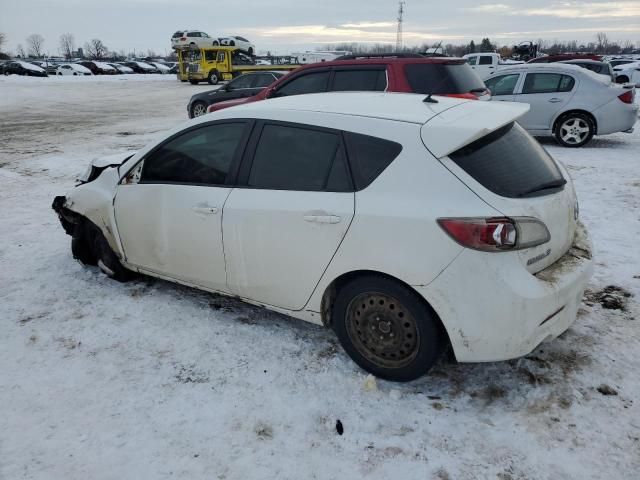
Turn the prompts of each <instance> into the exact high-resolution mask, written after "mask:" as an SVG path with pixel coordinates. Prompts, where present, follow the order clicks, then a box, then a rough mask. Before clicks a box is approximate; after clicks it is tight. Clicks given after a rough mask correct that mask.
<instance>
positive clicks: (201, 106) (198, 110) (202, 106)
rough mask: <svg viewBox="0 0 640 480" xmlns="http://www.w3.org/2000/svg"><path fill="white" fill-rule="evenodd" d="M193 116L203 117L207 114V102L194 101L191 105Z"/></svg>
mask: <svg viewBox="0 0 640 480" xmlns="http://www.w3.org/2000/svg"><path fill="white" fill-rule="evenodd" d="M189 113H191V118H196V117H201V116H202V115H206V114H207V104H206V103H204V102H193V105H191V111H190V112H189Z"/></svg>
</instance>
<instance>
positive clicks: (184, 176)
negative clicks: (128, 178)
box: [141, 123, 245, 185]
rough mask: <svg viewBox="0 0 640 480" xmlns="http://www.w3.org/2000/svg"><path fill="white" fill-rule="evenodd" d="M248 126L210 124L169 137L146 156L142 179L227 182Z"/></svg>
mask: <svg viewBox="0 0 640 480" xmlns="http://www.w3.org/2000/svg"><path fill="white" fill-rule="evenodd" d="M244 128H245V124H244V123H223V124H217V125H208V126H205V127H202V128H198V129H196V130H192V131H189V132H187V133H185V134H183V135H180V136H179V137H177V138H174V139H173V140H170V141H168V142H167V143H165V144H164V145H162V146H161V147H160V148H158V149H157V150H155V151H154V152H152V153H151V154H150V155H149V156H148V157H147V158H145V160H144V167H143V169H142V176H141V183H145V182H148V183H196V184H207V185H223V184H224V183H225V181H226V179H227V174H228V173H229V169H230V167H231V163H232V161H233V158H234V155H235V152H236V149H237V148H238V144H239V142H240V138H241V137H242V134H243V132H244Z"/></svg>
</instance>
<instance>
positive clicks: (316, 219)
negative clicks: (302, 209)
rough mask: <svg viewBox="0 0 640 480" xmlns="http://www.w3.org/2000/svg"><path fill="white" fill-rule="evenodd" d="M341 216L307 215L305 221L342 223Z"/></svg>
mask: <svg viewBox="0 0 640 480" xmlns="http://www.w3.org/2000/svg"><path fill="white" fill-rule="evenodd" d="M340 220H341V218H340V217H338V216H337V215H305V216H304V221H305V222H311V223H340Z"/></svg>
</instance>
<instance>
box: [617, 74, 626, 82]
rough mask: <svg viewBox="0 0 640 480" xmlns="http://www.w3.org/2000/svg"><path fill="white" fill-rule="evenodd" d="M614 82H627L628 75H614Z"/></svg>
mask: <svg viewBox="0 0 640 480" xmlns="http://www.w3.org/2000/svg"><path fill="white" fill-rule="evenodd" d="M616 83H629V77H627V76H626V75H620V76H619V77H616Z"/></svg>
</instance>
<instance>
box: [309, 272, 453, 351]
mask: <svg viewBox="0 0 640 480" xmlns="http://www.w3.org/2000/svg"><path fill="white" fill-rule="evenodd" d="M371 276H377V277H382V278H386V279H389V280H392V281H394V282H397V283H398V284H400V285H402V286H403V287H405V288H407V289H409V290H411V291H412V292H414V293H415V294H416V295H417V297H418V298H419V299H420V300H421V301H422V302H423V303H424V304H425V306H426V307H427V308H429V310H431V311H432V312H433V314H434V316H435V318H436V319H437V320H438V324H439V326H440V328H441V330H442V333H443V335H444V336H445V338H446V341H447V343H448V344H449V345H450V344H451V340H450V338H449V332H448V330H447V328H446V326H445V324H444V322H443V321H442V318H441V317H440V315H439V314H438V312H437V311H436V309H435V308H433V306H432V305H431V303H430V302H429V301H428V300H427V299H425V298H424V296H423V295H422V294H421V293H420V292H419V291H418V290H416V289H415V288H414V287H413V286H411V285H410V284H408V283H407V282H405V281H403V280H401V279H399V278H397V277H395V276H393V275H389V274H388V273H384V272H380V271H377V270H352V271H350V272H345V273H343V274H341V275H339V276H338V277H336V278H335V279H333V280H332V281H331V282H330V283H329V285H327V286H326V288H325V289H324V292H323V294H322V299H321V301H320V318H321V320H322V324H323V325H324V326H325V327H328V328H331V326H332V324H333V319H332V318H331V314H332V310H333V304H334V302H335V299H336V296H337V294H338V291H339V290H340V288H342V287H343V286H344V285H346V284H347V283H348V282H351V281H353V280H356V279H358V278H363V277H371Z"/></svg>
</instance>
